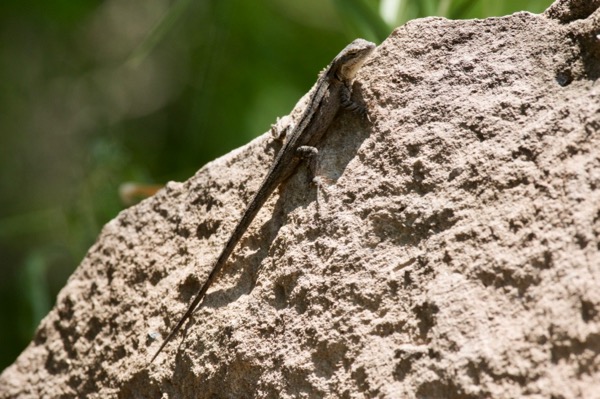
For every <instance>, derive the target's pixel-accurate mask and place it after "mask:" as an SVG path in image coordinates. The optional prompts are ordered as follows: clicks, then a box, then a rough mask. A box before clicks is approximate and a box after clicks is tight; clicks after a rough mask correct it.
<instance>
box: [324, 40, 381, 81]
mask: <svg viewBox="0 0 600 399" xmlns="http://www.w3.org/2000/svg"><path fill="white" fill-rule="evenodd" d="M374 49H375V43H371V42H369V41H367V40H364V39H356V40H354V41H353V42H352V43H350V44H349V45H347V46H346V48H344V49H343V50H342V52H341V53H340V54H339V55H338V56H337V57H336V58H335V60H333V69H334V71H335V75H336V77H337V78H338V79H340V80H344V81H347V80H352V79H354V75H356V71H358V69H359V68H360V67H361V65H362V64H363V63H364V62H365V60H366V59H367V57H368V56H369V55H370V54H371V53H372V52H373V50H374Z"/></svg>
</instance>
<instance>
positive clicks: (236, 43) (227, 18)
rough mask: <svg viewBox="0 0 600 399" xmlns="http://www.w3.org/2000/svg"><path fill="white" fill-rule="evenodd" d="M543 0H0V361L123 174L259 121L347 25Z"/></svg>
mask: <svg viewBox="0 0 600 399" xmlns="http://www.w3.org/2000/svg"><path fill="white" fill-rule="evenodd" d="M550 3H551V1H550V0H530V1H501V2H489V1H484V0H481V1H477V0H462V1H459V0H455V1H451V0H430V1H424V0H404V1H399V0H393V1H386V0H381V1H377V0H332V1H329V2H324V1H322V0H310V1H304V2H301V3H300V2H290V1H287V0H256V1H252V2H248V1H242V0H229V1H220V0H219V1H217V0H213V1H208V0H202V1H191V0H177V1H168V0H144V1H134V0H125V1H123V0H119V1H116V0H114V1H113V0H109V1H98V0H80V1H66V0H58V1H52V2H48V1H42V0H25V1H22V0H4V1H2V2H1V3H0V60H1V62H0V262H1V263H0V268H1V270H0V273H1V274H0V276H1V278H0V326H1V327H0V347H1V348H2V350H0V370H2V369H3V368H4V367H5V366H7V365H8V364H10V363H11V362H12V361H13V360H14V359H15V357H16V356H17V355H18V354H19V353H20V351H21V350H22V349H23V348H24V346H25V345H26V344H27V342H29V340H30V339H31V337H32V334H33V331H34V330H35V327H36V326H37V324H38V323H39V321H40V319H41V318H42V317H43V316H44V315H45V314H46V313H47V312H48V310H49V309H50V307H51V306H52V304H53V302H54V298H55V297H56V294H57V293H58V291H59V290H60V288H61V287H62V286H63V285H64V283H65V281H66V279H67V277H68V276H69V274H70V273H71V272H72V271H73V269H74V268H75V267H76V266H77V264H78V263H79V261H80V260H81V258H82V257H83V256H84V255H85V252H86V250H87V248H89V246H90V245H91V244H92V243H93V242H94V239H95V237H96V236H97V234H98V232H99V230H100V228H101V227H102V225H103V224H104V223H106V222H107V221H108V220H110V219H111V218H112V217H114V216H115V215H116V214H117V213H118V212H119V211H120V210H121V209H123V208H124V207H125V205H124V204H123V203H122V201H121V199H120V198H119V187H120V186H121V185H122V184H123V183H126V182H130V181H133V182H138V183H145V184H152V183H164V182H167V181H169V180H176V181H184V180H186V179H187V178H188V177H189V176H191V175H192V174H193V173H194V172H195V171H196V170H197V169H199V168H200V167H201V166H202V165H203V164H205V163H206V162H208V161H210V160H211V159H214V158H216V157H218V156H219V155H222V154H224V153H225V152H227V151H229V150H231V149H233V148H235V147H238V146H240V145H242V144H244V143H246V142H248V141H249V140H250V139H252V138H253V137H255V136H258V135H259V134H261V133H263V132H265V131H266V130H268V129H269V126H270V124H271V123H273V122H274V120H275V117H276V116H283V115H285V114H287V113H288V112H289V111H290V109H291V108H292V106H293V105H294V104H295V102H296V101H297V100H298V99H299V98H300V96H301V95H302V94H304V93H305V92H306V91H307V90H308V89H309V88H310V86H311V85H312V84H313V83H314V81H315V80H316V78H317V73H318V72H319V71H320V70H321V69H322V68H323V67H324V66H325V65H327V63H328V62H329V61H331V58H332V57H333V56H334V55H335V54H337V52H338V51H339V50H340V49H341V48H343V47H344V46H345V45H346V44H347V43H348V42H350V41H351V40H352V39H354V38H356V37H359V36H361V37H364V38H366V39H369V40H372V41H375V42H377V43H379V42H381V41H382V40H383V39H384V38H385V37H386V36H387V35H388V34H389V32H391V30H392V29H393V28H394V27H395V26H398V25H401V24H402V23H404V22H405V21H406V20H409V19H412V18H417V17H423V16H427V15H442V16H447V17H449V18H483V17H486V16H492V15H496V16H500V15H505V14H510V13H512V12H515V11H519V10H522V9H526V10H528V11H532V12H542V11H543V10H544V9H545V8H546V7H547V6H548V5H549V4H550ZM398 6H399V7H398Z"/></svg>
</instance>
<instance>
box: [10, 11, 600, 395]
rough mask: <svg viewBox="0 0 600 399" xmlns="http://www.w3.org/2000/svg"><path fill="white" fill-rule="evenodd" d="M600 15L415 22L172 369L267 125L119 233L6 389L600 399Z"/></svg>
mask: <svg viewBox="0 0 600 399" xmlns="http://www.w3.org/2000/svg"><path fill="white" fill-rule="evenodd" d="M598 3H599V2H597V1H595V2H594V1H592V2H584V1H571V2H569V1H558V2H556V3H555V4H554V5H553V6H552V7H550V9H549V10H548V11H547V12H546V13H545V14H543V15H533V14H529V13H518V14H514V15H511V16H507V17H503V18H490V19H486V20H472V21H449V20H445V19H441V18H427V19H421V20H415V21H411V22H409V23H407V24H406V25H404V26H402V27H400V28H398V29H397V30H395V31H394V32H393V34H392V35H391V36H390V37H389V38H388V39H387V40H386V41H385V42H384V43H382V44H381V46H379V47H378V49H377V50H376V52H375V54H374V55H373V57H372V58H371V59H370V60H369V61H368V63H367V64H366V65H365V66H364V67H363V69H362V70H361V72H360V73H359V75H358V78H357V82H356V89H357V90H356V93H357V95H358V97H359V98H360V99H361V100H362V101H364V102H365V103H366V104H367V106H368V109H369V116H370V120H371V122H369V121H367V120H365V119H364V118H361V117H360V116H358V115H355V114H352V113H350V112H346V111H342V112H340V113H339V114H338V117H337V118H336V121H335V123H334V124H333V126H332V127H331V129H330V130H329V132H328V134H327V137H326V139H325V140H324V142H323V143H322V145H321V148H320V155H319V164H318V167H319V170H318V174H319V179H318V180H319V182H320V185H319V186H318V187H315V186H314V185H310V184H309V182H308V173H307V171H306V169H305V168H300V170H299V171H298V173H296V174H295V175H294V176H293V177H292V178H291V179H290V180H289V181H288V182H286V183H285V184H284V185H283V186H282V187H281V188H280V190H279V191H278V192H277V193H276V194H275V195H273V196H272V197H271V198H270V200H269V201H268V203H267V204H266V206H265V208H264V209H263V210H262V211H261V212H260V214H259V215H258V217H257V219H256V220H255V221H254V223H253V224H252V226H251V227H250V229H249V231H248V233H247V234H246V235H245V237H244V238H243V239H242V241H241V243H240V245H239V247H238V248H237V249H236V251H235V253H234V255H233V256H232V258H231V260H230V261H229V263H228V264H227V266H226V267H225V270H224V272H223V273H222V275H221V276H220V277H219V279H218V280H217V282H216V284H215V285H214V286H213V287H212V289H211V290H210V291H209V294H208V295H207V297H206V299H205V300H204V302H203V305H202V306H201V307H200V308H199V309H198V310H197V311H196V313H195V314H194V316H193V318H192V321H191V322H190V323H188V324H187V325H186V327H185V328H184V331H183V333H181V334H179V335H178V336H177V337H176V338H175V340H174V341H173V342H171V343H170V344H169V345H168V346H167V348H166V351H165V352H164V353H163V354H161V355H160V356H159V357H158V359H157V361H156V362H155V363H153V364H151V365H148V361H149V359H150V357H151V355H152V354H153V353H154V351H155V350H156V349H157V347H158V345H159V344H160V342H161V340H162V339H163V338H164V337H165V336H166V334H167V333H168V331H169V329H170V328H171V327H172V326H173V325H174V323H175V322H177V320H178V318H179V317H180V316H181V315H182V313H183V312H184V310H185V308H186V307H187V305H188V304H189V302H190V301H191V299H192V297H193V294H194V293H195V292H196V290H197V289H198V288H199V286H200V284H201V283H202V281H203V279H204V278H205V277H206V276H207V274H208V272H209V270H210V267H211V265H212V262H213V261H214V259H215V257H216V256H217V254H218V252H219V250H220V248H221V245H223V243H224V241H225V240H226V239H227V237H228V234H229V232H230V231H231V230H232V228H233V226H234V224H235V223H236V221H237V218H238V217H239V216H240V214H241V212H242V211H243V209H244V206H245V204H246V203H247V202H248V200H249V199H250V197H251V195H252V193H253V192H254V190H256V188H257V186H258V185H259V184H260V181H261V179H262V176H263V175H264V173H265V172H266V170H267V168H268V165H269V163H270V162H271V161H272V159H273V157H274V154H275V152H276V150H277V149H278V144H277V143H275V142H273V141H272V140H270V139H269V137H268V136H267V135H265V136H263V137H260V138H259V139H257V140H255V141H253V142H252V143H250V144H249V145H247V146H245V147H244V148H241V149H239V150H236V151H234V152H232V153H230V154H228V155H226V156H224V157H223V158H221V159H218V160H216V161H215V162H213V163H211V164H209V165H207V166H206V167H204V168H202V169H201V170H200V171H199V172H198V173H197V174H196V175H195V176H194V177H192V178H191V179H190V180H188V181H186V182H185V183H170V184H169V185H168V186H167V187H166V188H165V189H164V190H162V191H161V192H160V193H159V194H157V195H156V196H154V197H152V198H150V199H148V200H146V201H144V202H143V203H141V204H139V205H137V206H135V207H133V208H130V209H128V210H126V211H123V212H122V213H121V214H120V215H119V216H118V217H117V218H116V219H114V220H113V221H112V222H110V223H109V224H107V225H106V226H105V228H104V229H103V231H102V233H101V235H100V237H99V238H98V241H97V243H96V244H95V245H94V246H93V247H92V248H91V249H90V251H89V253H88V255H87V256H86V258H85V259H84V260H83V262H82V263H81V265H80V266H79V268H78V269H77V270H76V271H75V273H74V274H73V275H72V277H71V278H70V279H69V281H68V283H67V285H66V286H65V288H64V289H63V291H62V292H61V294H60V296H59V298H58V301H57V305H56V307H55V308H54V309H53V310H52V311H51V312H50V314H49V315H48V316H47V317H46V318H45V319H44V320H43V321H42V323H41V324H40V326H39V329H38V331H37V333H36V336H35V338H34V340H33V341H32V342H31V344H30V346H29V347H28V348H27V349H26V350H25V351H24V352H23V353H22V354H21V356H20V357H19V358H18V359H17V360H16V362H15V363H14V364H13V365H12V366H10V367H9V368H8V369H6V370H5V371H4V372H3V374H2V375H1V376H0V398H46V397H47V398H78V397H87V398H110V397H115V398H252V397H255V398H302V397H303V398H365V397H382V398H517V397H527V398H564V399H567V398H600V371H599V368H600V358H599V356H598V355H599V352H600V314H599V311H600V289H599V286H600V155H599V154H600V152H599V149H600V85H598V84H596V79H597V78H598V75H599V73H598V66H597V65H600V64H599V62H600V60H599V57H598V54H600V53H599V51H600V40H598V36H597V35H598V33H599V32H600V22H599V21H600V10H598V7H599V6H600V5H599V4H598ZM301 105H302V103H301V104H300V106H301Z"/></svg>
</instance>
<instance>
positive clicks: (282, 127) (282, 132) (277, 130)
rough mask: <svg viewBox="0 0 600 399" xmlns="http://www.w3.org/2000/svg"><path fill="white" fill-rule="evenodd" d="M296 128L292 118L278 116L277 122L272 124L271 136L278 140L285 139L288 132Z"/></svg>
mask: <svg viewBox="0 0 600 399" xmlns="http://www.w3.org/2000/svg"><path fill="white" fill-rule="evenodd" d="M293 129H294V124H293V123H292V121H291V118H289V117H287V116H284V117H283V118H279V117H277V120H276V121H275V123H273V124H272V125H271V130H270V132H271V136H272V137H273V139H274V140H276V141H283V140H284V139H285V138H286V136H287V134H288V133H289V132H291V131H292V130H293Z"/></svg>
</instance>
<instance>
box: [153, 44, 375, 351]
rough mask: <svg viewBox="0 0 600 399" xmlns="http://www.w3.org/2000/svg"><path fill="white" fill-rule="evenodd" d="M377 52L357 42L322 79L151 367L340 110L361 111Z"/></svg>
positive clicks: (337, 57) (343, 52)
mask: <svg viewBox="0 0 600 399" xmlns="http://www.w3.org/2000/svg"><path fill="white" fill-rule="evenodd" d="M374 48H375V44H373V43H371V42H368V41H366V40H363V39H356V40H354V41H353V42H352V43H350V44H349V45H348V46H346V47H345V48H344V49H343V50H342V51H341V52H340V53H339V54H338V55H337V56H336V57H335V58H334V60H333V61H332V62H331V63H330V64H329V66H328V67H327V68H326V69H325V70H324V71H323V72H322V73H321V74H320V75H319V79H318V80H317V83H316V85H315V89H314V91H313V93H312V95H311V96H310V97H309V100H308V102H307V105H306V108H305V109H304V111H303V112H302V113H301V115H300V116H299V118H298V121H297V123H296V124H295V125H294V126H293V127H292V128H291V129H288V130H291V132H288V133H287V134H286V135H285V141H284V144H283V146H282V147H281V149H280V150H279V152H278V153H277V156H276V158H275V160H274V161H273V163H272V165H271V168H270V169H269V171H268V172H267V175H266V177H265V178H264V180H263V182H262V184H261V185H260V187H259V188H258V191H257V192H256V193H255V194H254V196H253V197H252V199H251V200H250V203H249V204H248V206H247V208H246V210H245V211H244V213H243V215H242V217H241V219H240V220H239V222H238V223H237V225H236V226H235V228H234V230H233V232H232V233H231V235H230V237H229V239H228V240H227V242H226V244H225V246H224V247H223V250H222V251H221V254H220V255H219V257H218V258H217V260H216V261H215V263H214V265H213V268H212V270H211V271H210V274H209V275H208V278H207V279H206V281H205V283H204V284H203V285H202V287H201V288H200V290H199V291H198V293H197V294H196V296H195V297H194V300H193V301H192V303H191V304H190V306H189V307H188V309H187V311H186V312H185V314H184V315H183V316H182V317H181V319H179V321H178V322H177V324H176V325H175V327H173V329H172V330H171V332H170V333H169V335H168V336H167V338H166V339H165V340H164V341H163V343H162V344H161V346H160V347H159V348H158V350H157V351H156V353H155V354H154V356H152V359H151V360H150V362H151V363H152V362H153V361H154V359H156V357H157V356H158V355H159V353H160V352H161V351H162V349H163V348H164V347H165V345H166V344H167V343H168V342H169V341H170V340H171V339H172V338H173V336H175V334H176V333H177V332H178V331H179V329H180V328H181V327H182V326H183V324H184V323H185V321H186V320H187V319H189V318H190V316H191V315H192V313H193V311H194V310H195V309H196V307H197V306H198V304H199V303H200V301H201V300H202V299H203V298H204V296H205V294H206V291H208V288H209V287H210V286H211V284H212V283H213V282H214V280H215V278H216V277H217V275H218V274H219V272H220V271H221V269H222V268H223V266H224V265H225V263H226V262H227V260H228V259H229V256H230V255H231V253H232V252H233V250H234V248H235V247H236V245H237V243H238V242H239V241H240V239H241V237H242V236H243V235H244V233H245V232H246V230H247V229H248V226H250V224H251V223H252V220H254V217H255V216H256V214H257V213H258V211H259V210H260V209H261V207H262V206H263V205H264V203H265V202H266V200H267V199H268V197H269V196H270V195H271V193H272V192H273V191H274V190H275V189H276V188H277V187H278V186H279V184H281V183H283V182H284V181H285V180H286V179H287V178H288V177H290V175H291V174H292V173H293V172H294V171H295V170H296V168H297V167H298V165H299V163H300V162H301V160H302V158H306V157H308V156H315V155H316V152H317V151H316V149H315V148H314V145H316V144H317V143H318V142H319V141H320V140H321V138H322V137H323V135H324V134H325V132H326V131H327V129H328V127H329V125H330V124H331V122H332V121H333V119H334V117H335V115H336V114H337V112H338V110H339V109H340V108H341V107H345V108H349V109H352V110H357V109H360V107H359V106H357V105H356V104H354V103H353V102H352V101H351V99H350V95H351V84H352V80H353V78H354V75H355V73H356V71H357V70H358V69H359V68H360V66H361V65H362V64H363V62H364V61H365V60H366V58H367V57H368V56H369V54H370V53H371V52H372V51H373V49H374Z"/></svg>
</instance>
